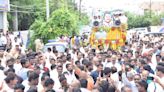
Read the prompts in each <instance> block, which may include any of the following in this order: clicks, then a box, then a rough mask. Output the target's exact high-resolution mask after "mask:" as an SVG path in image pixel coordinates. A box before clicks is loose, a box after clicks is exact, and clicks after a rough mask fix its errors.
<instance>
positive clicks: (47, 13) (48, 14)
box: [46, 0, 50, 21]
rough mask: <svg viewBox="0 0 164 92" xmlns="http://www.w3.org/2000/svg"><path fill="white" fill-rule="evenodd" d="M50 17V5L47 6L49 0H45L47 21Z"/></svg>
mask: <svg viewBox="0 0 164 92" xmlns="http://www.w3.org/2000/svg"><path fill="white" fill-rule="evenodd" d="M49 17H50V7H49V0H46V19H47V21H48V19H49Z"/></svg>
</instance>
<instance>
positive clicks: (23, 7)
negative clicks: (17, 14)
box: [10, 4, 45, 9]
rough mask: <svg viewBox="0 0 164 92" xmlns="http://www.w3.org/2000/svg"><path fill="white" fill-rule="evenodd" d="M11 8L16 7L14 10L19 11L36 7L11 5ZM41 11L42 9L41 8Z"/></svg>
mask: <svg viewBox="0 0 164 92" xmlns="http://www.w3.org/2000/svg"><path fill="white" fill-rule="evenodd" d="M10 6H11V7H14V8H19V9H34V7H35V5H33V6H18V5H14V4H10ZM43 8H45V7H43ZM39 9H41V8H39Z"/></svg>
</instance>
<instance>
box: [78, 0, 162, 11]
mask: <svg viewBox="0 0 164 92" xmlns="http://www.w3.org/2000/svg"><path fill="white" fill-rule="evenodd" d="M76 1H77V3H78V2H79V1H80V0H76ZM145 1H147V2H150V0H82V6H83V8H84V7H85V8H86V9H87V10H91V9H104V10H109V9H124V10H127V11H132V12H133V11H135V12H138V11H141V10H140V8H139V7H138V3H142V2H145ZM151 1H152V2H154V1H163V2H164V0H151ZM127 4H128V5H127Z"/></svg>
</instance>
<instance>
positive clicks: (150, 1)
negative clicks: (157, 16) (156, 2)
mask: <svg viewBox="0 0 164 92" xmlns="http://www.w3.org/2000/svg"><path fill="white" fill-rule="evenodd" d="M151 3H152V2H151V0H150V18H151Z"/></svg>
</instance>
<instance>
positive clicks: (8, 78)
mask: <svg viewBox="0 0 164 92" xmlns="http://www.w3.org/2000/svg"><path fill="white" fill-rule="evenodd" d="M15 78H16V75H15V74H14V73H9V74H8V75H7V77H6V78H5V81H6V83H10V81H11V80H14V79H15Z"/></svg>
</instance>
